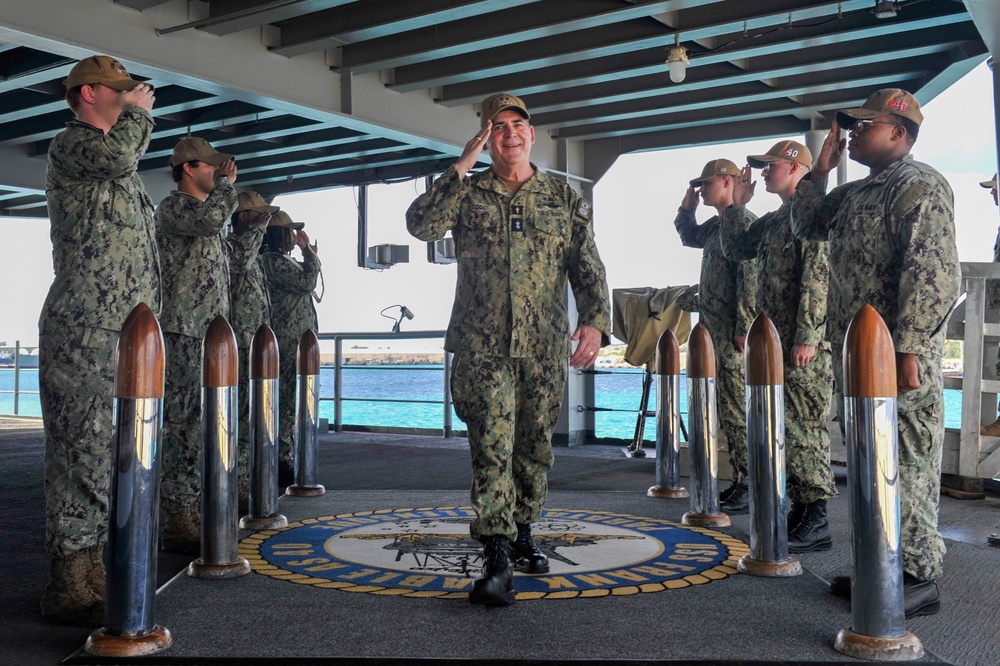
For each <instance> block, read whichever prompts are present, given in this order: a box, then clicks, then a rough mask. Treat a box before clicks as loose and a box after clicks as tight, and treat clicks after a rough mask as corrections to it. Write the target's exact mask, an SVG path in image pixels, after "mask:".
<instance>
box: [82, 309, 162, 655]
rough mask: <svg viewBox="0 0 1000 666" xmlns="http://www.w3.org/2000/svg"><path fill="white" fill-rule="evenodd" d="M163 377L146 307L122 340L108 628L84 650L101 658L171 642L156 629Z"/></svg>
mask: <svg viewBox="0 0 1000 666" xmlns="http://www.w3.org/2000/svg"><path fill="white" fill-rule="evenodd" d="M163 377H164V349H163V334H162V333H161V332H160V325H159V324H158V323H157V321H156V316H155V315H154V314H153V312H152V311H151V310H150V309H149V308H148V307H147V306H146V304H145V303H140V304H139V305H137V306H136V307H135V309H134V310H132V312H131V314H129V316H128V318H127V319H125V323H124V324H123V325H122V330H121V334H120V335H119V338H118V359H117V367H116V370H115V404H114V431H113V435H112V439H113V442H112V456H113V460H112V467H111V469H112V477H111V495H110V499H111V503H110V504H111V505H110V507H109V510H108V566H107V574H108V582H107V588H106V594H105V598H106V601H107V603H106V610H105V615H104V618H105V619H104V627H103V628H102V629H98V630H97V631H95V632H93V633H92V634H91V635H90V636H89V637H88V638H87V642H86V644H85V645H84V650H86V651H87V652H89V653H90V654H93V655H97V656H101V657H138V656H143V655H148V654H153V653H154V652H159V651H160V650H164V649H166V648H168V647H170V643H171V638H170V632H169V631H168V630H167V629H166V628H164V627H161V626H159V625H157V624H154V620H155V609H156V551H157V543H158V539H157V533H158V531H159V529H158V528H159V511H160V466H161V462H160V430H161V428H162V426H163Z"/></svg>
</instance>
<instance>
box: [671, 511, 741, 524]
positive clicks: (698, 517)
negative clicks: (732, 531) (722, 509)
mask: <svg viewBox="0 0 1000 666" xmlns="http://www.w3.org/2000/svg"><path fill="white" fill-rule="evenodd" d="M681 525H691V526H692V527H729V526H730V525H732V523H731V522H730V521H729V516H727V515H726V514H724V513H694V512H693V511H688V512H687V513H685V514H684V515H683V516H681Z"/></svg>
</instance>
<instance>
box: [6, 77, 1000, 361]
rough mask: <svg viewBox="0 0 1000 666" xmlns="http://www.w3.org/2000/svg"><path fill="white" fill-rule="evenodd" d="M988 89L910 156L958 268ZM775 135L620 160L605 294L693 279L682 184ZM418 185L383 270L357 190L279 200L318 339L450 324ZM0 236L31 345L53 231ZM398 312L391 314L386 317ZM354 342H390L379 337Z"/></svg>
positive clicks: (611, 183) (986, 148)
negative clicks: (372, 259)
mask: <svg viewBox="0 0 1000 666" xmlns="http://www.w3.org/2000/svg"><path fill="white" fill-rule="evenodd" d="M992 88H993V85H992V75H991V73H990V71H989V70H988V69H987V67H986V66H985V64H983V65H980V66H979V67H977V68H976V69H975V70H973V71H972V72H971V73H970V74H969V75H967V76H966V77H965V78H963V79H962V80H961V81H959V82H958V83H956V84H955V85H954V86H952V87H951V88H949V89H948V90H947V91H945V92H944V93H942V94H941V95H940V96H938V98H936V99H934V100H932V101H931V102H930V103H929V104H927V105H925V106H924V108H923V111H924V123H923V125H922V126H921V130H920V137H919V139H918V141H917V143H916V145H915V147H914V150H913V152H912V154H913V156H914V157H915V159H918V160H920V161H923V162H927V163H929V164H931V165H932V166H934V167H935V168H937V169H938V170H939V171H941V172H942V173H943V174H944V175H945V176H946V177H947V178H948V181H949V182H950V183H951V186H952V188H953V190H954V191H955V208H956V221H957V227H958V241H959V255H960V257H961V259H962V261H991V260H992V258H993V243H994V240H995V239H996V235H997V227H998V222H1000V215H998V211H997V208H996V207H994V206H993V201H992V199H991V198H990V196H989V193H988V192H987V190H985V189H983V188H981V187H980V186H979V181H982V180H988V179H989V178H990V177H991V176H992V175H993V173H994V172H995V171H996V168H995V164H996V150H995V146H996V141H995V134H994V127H995V125H994V116H993V109H992V97H993V96H992ZM779 138H795V139H797V140H799V141H802V140H803V139H802V137H779ZM775 140H777V139H775ZM775 140H767V141H755V142H746V143H731V144H725V145H717V146H707V147H700V148H689V149H681V150H672V151H658V152H651V153H642V154H635V155H626V156H623V157H622V158H621V159H619V160H618V162H617V163H616V164H615V165H614V167H613V168H612V169H611V170H610V171H609V172H608V174H607V175H606V176H605V177H604V178H603V179H602V180H601V182H600V183H599V184H598V185H597V187H596V189H595V193H594V206H595V214H594V225H595V232H596V236H597V245H598V248H599V250H600V252H601V256H602V258H603V259H604V262H605V264H606V266H607V270H608V283H609V286H610V288H612V289H615V288H621V287H641V286H653V287H665V286H670V285H677V284H691V283H694V282H697V280H698V267H699V264H700V259H701V251H700V250H694V249H688V248H684V247H682V246H681V244H680V241H679V240H678V239H677V234H676V232H675V231H674V229H673V225H672V221H673V218H674V215H675V214H676V210H677V207H678V206H679V204H680V201H681V198H682V197H683V195H684V190H685V188H686V187H687V181H688V180H690V179H691V178H694V177H696V176H697V175H698V174H700V172H701V168H702V167H703V166H704V164H705V163H706V162H708V161H709V160H712V159H715V158H717V157H725V158H728V159H730V160H732V161H734V162H736V163H737V164H738V165H741V166H742V165H743V164H745V162H746V156H747V155H748V154H757V153H763V152H765V151H766V150H767V149H768V148H769V147H770V146H771V145H772V144H773V143H774V142H775ZM845 159H846V158H845ZM755 173H757V174H758V176H759V172H755ZM864 175H866V169H865V168H864V167H861V166H860V165H858V164H855V163H853V162H851V163H850V168H849V172H848V176H849V179H851V180H853V179H856V178H861V177H863V176H864ZM237 185H239V182H238V181H237ZM422 189H423V185H422V182H420V183H418V182H410V183H404V184H399V185H393V186H378V187H373V188H370V189H369V208H370V210H369V230H368V245H379V244H383V243H394V244H400V245H409V247H410V262H409V263H408V264H400V265H397V266H395V267H393V268H391V269H389V270H385V271H381V272H379V271H371V270H363V269H361V268H358V266H357V213H356V206H355V197H356V196H357V195H356V191H355V190H353V189H347V188H342V189H337V190H327V191H324V192H313V193H305V194H298V195H291V196H285V197H280V198H279V199H278V200H277V201H276V202H275V203H277V204H278V205H280V206H281V207H282V209H283V210H285V211H287V212H288V213H289V214H290V215H291V216H292V218H293V219H295V220H297V221H302V222H305V223H306V230H307V231H308V232H309V233H310V235H311V236H312V237H313V239H314V240H316V241H317V242H318V243H319V255H320V258H321V259H322V260H323V277H324V281H325V284H326V293H325V296H324V298H323V301H322V303H320V304H319V305H318V306H317V310H318V312H319V322H320V328H321V329H322V330H323V331H324V332H334V331H384V332H388V331H389V330H390V329H391V328H392V324H393V322H392V321H391V320H389V319H386V318H383V317H381V316H380V315H379V311H380V310H382V309H383V308H385V307H387V306H392V305H397V304H399V305H405V306H407V307H408V308H409V309H410V310H411V311H412V312H413V313H414V315H415V316H414V319H413V320H409V321H404V322H403V324H402V328H403V330H411V331H416V330H438V329H444V328H445V327H446V326H447V324H448V317H449V315H450V312H451V303H452V298H453V295H454V286H455V266H454V265H432V264H429V263H428V262H427V261H426V258H425V257H426V250H425V246H424V244H423V243H421V242H419V241H417V240H416V239H414V238H412V237H411V236H409V234H408V233H407V232H406V228H405V223H404V218H403V214H404V212H405V210H406V208H407V206H408V205H409V204H410V202H411V201H412V200H413V199H414V198H415V197H416V196H417V194H419V192H420V191H422ZM778 205H780V202H779V200H778V198H777V197H776V196H774V195H771V194H768V193H766V192H764V187H763V183H759V185H758V187H757V190H756V194H755V196H754V199H753V201H752V202H751V203H750V206H749V207H750V208H751V210H753V211H755V212H756V213H758V214H761V213H764V212H767V211H768V210H773V209H774V208H777V207H778ZM713 213H714V211H709V210H706V209H704V207H701V208H699V212H698V219H699V221H704V220H706V219H707V218H708V217H709V216H710V214H713ZM0 233H2V237H3V238H4V239H6V240H5V242H4V243H2V244H0V279H2V284H3V285H4V286H5V288H4V292H3V296H2V298H3V305H4V307H3V315H2V317H0V341H6V342H7V343H8V344H12V343H13V342H14V340H15V339H20V340H21V341H22V344H28V345H33V344H35V343H36V341H37V339H38V327H37V322H38V313H39V311H40V308H41V304H42V301H43V300H44V297H45V293H46V291H47V290H48V286H49V283H50V282H51V279H52V260H51V251H50V244H49V239H48V224H47V222H46V221H45V220H21V219H17V218H0ZM398 312H399V308H398V307H397V308H392V309H391V310H390V311H389V312H387V314H393V313H395V314H396V315H398ZM360 344H367V345H368V346H370V347H373V348H377V347H380V346H381V347H385V346H386V343H384V342H381V343H360ZM347 346H350V345H347ZM401 347H402V348H410V347H411V345H402V346H401V345H399V344H398V343H397V345H396V346H394V347H393V348H394V349H400V348H401ZM324 351H325V350H324Z"/></svg>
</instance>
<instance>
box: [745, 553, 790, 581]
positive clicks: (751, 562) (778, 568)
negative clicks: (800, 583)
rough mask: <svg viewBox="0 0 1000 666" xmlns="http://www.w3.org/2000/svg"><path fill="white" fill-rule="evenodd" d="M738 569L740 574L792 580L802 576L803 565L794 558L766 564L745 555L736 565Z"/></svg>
mask: <svg viewBox="0 0 1000 666" xmlns="http://www.w3.org/2000/svg"><path fill="white" fill-rule="evenodd" d="M736 568H737V569H738V570H739V572H740V573H745V574H749V575H750V576H762V577H766V578H791V577H793V576H801V575H802V563H800V562H799V561H798V560H797V559H795V558H794V557H789V558H788V559H787V560H783V561H781V562H766V561H764V560H755V559H754V558H752V557H750V556H749V555H744V556H743V557H741V558H740V561H739V562H737V563H736Z"/></svg>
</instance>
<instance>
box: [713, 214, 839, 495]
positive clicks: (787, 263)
mask: <svg viewBox="0 0 1000 666" xmlns="http://www.w3.org/2000/svg"><path fill="white" fill-rule="evenodd" d="M791 213H792V206H791V203H785V204H783V205H782V206H781V207H780V208H779V209H778V210H776V211H773V212H770V213H765V214H764V215H762V216H761V217H760V218H758V219H757V220H753V219H752V217H751V215H750V213H749V212H748V211H747V209H746V207H745V206H730V207H729V208H727V209H726V210H725V211H723V213H722V215H721V223H722V228H721V239H722V248H723V250H724V252H725V255H726V257H728V258H729V259H732V260H735V261H744V260H748V259H754V258H756V260H757V309H758V311H759V312H762V313H764V314H766V315H767V316H768V318H770V320H771V322H772V323H773V324H774V327H775V329H777V331H778V336H779V337H780V338H781V347H782V352H783V357H784V369H785V383H784V396H785V452H786V459H785V464H786V476H787V481H788V497H789V498H790V499H791V500H792V501H793V502H797V503H800V504H809V503H811V502H815V501H816V500H828V499H830V498H831V497H834V496H835V495H836V494H837V488H836V483H835V481H834V477H833V471H832V470H831V469H830V432H829V430H828V427H827V421H828V417H829V414H830V398H831V383H832V381H833V375H832V369H831V367H830V362H831V361H830V347H829V344H828V343H827V342H826V301H827V293H828V287H829V273H830V270H829V260H828V256H827V243H826V241H800V240H797V239H796V238H795V236H794V235H793V234H792V227H791V219H790V217H791ZM796 344H800V345H811V346H813V347H816V356H815V357H813V359H812V360H811V361H810V362H809V363H808V364H806V366H805V367H801V368H800V367H795V366H794V365H793V363H792V346H793V345H796Z"/></svg>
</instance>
